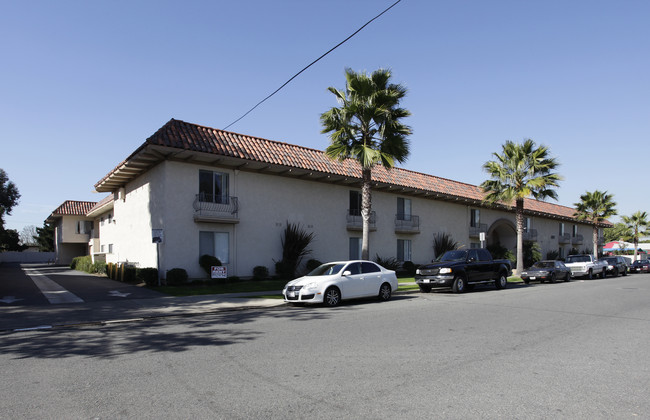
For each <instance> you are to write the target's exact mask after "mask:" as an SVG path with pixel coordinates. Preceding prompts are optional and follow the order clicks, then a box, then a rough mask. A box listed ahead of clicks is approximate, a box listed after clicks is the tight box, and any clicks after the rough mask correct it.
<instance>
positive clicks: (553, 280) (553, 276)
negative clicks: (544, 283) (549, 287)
mask: <svg viewBox="0 0 650 420" xmlns="http://www.w3.org/2000/svg"><path fill="white" fill-rule="evenodd" d="M549 281H550V282H551V283H555V273H551V279H550V280H549Z"/></svg>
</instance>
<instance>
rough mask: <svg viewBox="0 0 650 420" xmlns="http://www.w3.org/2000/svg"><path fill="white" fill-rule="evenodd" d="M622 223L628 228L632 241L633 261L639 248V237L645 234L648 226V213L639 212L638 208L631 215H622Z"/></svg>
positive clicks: (649, 225) (649, 223)
mask: <svg viewBox="0 0 650 420" xmlns="http://www.w3.org/2000/svg"><path fill="white" fill-rule="evenodd" d="M622 219H623V223H625V225H626V226H627V227H628V229H630V232H631V236H632V240H633V241H634V261H636V253H637V249H638V248H639V237H641V236H645V235H647V234H648V233H649V232H648V227H650V222H648V220H647V219H648V214H647V213H646V212H641V211H640V210H639V211H637V212H636V213H634V214H633V215H632V216H623V217H622Z"/></svg>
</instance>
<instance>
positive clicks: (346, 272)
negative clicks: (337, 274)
mask: <svg viewBox="0 0 650 420" xmlns="http://www.w3.org/2000/svg"><path fill="white" fill-rule="evenodd" d="M350 275H352V272H351V271H350V270H345V271H344V272H343V277H347V276H350Z"/></svg>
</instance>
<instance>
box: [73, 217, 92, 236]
mask: <svg viewBox="0 0 650 420" xmlns="http://www.w3.org/2000/svg"><path fill="white" fill-rule="evenodd" d="M92 228H93V222H90V221H87V220H79V221H77V228H76V230H75V232H76V233H80V234H85V233H90V231H91V230H92Z"/></svg>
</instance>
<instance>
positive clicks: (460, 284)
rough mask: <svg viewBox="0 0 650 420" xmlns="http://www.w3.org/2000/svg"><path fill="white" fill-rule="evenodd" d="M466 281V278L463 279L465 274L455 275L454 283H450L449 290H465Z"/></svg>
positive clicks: (461, 291)
mask: <svg viewBox="0 0 650 420" xmlns="http://www.w3.org/2000/svg"><path fill="white" fill-rule="evenodd" d="M466 282H467V280H466V279H465V276H457V277H456V278H455V279H454V284H452V286H451V290H452V291H453V292H454V293H463V292H464V291H465V285H466Z"/></svg>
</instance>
